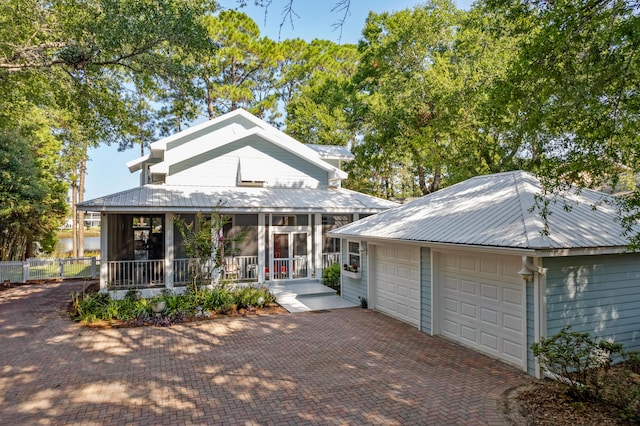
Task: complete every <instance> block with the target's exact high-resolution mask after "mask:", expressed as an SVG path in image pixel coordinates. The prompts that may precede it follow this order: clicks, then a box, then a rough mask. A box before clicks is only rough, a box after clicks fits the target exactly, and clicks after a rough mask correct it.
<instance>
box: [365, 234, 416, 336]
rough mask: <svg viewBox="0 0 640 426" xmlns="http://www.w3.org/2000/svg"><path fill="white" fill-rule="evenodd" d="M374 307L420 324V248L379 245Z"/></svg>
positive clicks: (376, 251) (377, 247) (374, 277)
mask: <svg viewBox="0 0 640 426" xmlns="http://www.w3.org/2000/svg"><path fill="white" fill-rule="evenodd" d="M374 257H375V261H374V265H375V267H374V274H373V283H374V285H373V287H374V306H373V307H374V308H375V309H376V310H378V311H380V312H383V313H385V314H387V315H389V316H392V317H394V318H397V319H399V320H401V321H405V322H408V323H410V324H413V325H415V326H418V324H419V323H420V248H418V247H407V246H402V245H381V246H376V247H375V256H374Z"/></svg>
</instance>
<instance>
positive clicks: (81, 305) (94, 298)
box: [72, 293, 110, 322]
mask: <svg viewBox="0 0 640 426" xmlns="http://www.w3.org/2000/svg"><path fill="white" fill-rule="evenodd" d="M109 301H110V298H109V295H108V294H105V293H86V294H83V295H79V294H76V295H74V296H73V308H74V311H75V313H74V314H73V315H72V316H73V318H74V319H76V320H78V321H83V322H93V321H96V320H98V319H102V315H103V312H104V310H105V308H106V307H107V306H108V304H109Z"/></svg>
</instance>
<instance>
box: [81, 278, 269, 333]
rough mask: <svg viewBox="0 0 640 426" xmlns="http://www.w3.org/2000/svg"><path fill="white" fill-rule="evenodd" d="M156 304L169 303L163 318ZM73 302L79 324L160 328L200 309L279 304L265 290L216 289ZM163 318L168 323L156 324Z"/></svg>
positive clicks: (84, 298)
mask: <svg viewBox="0 0 640 426" xmlns="http://www.w3.org/2000/svg"><path fill="white" fill-rule="evenodd" d="M155 301H164V302H165V309H164V311H163V312H162V315H160V316H158V315H156V314H155V313H154V312H153V309H152V308H151V305H152V303H153V302H155ZM72 302H73V307H74V312H73V313H72V314H71V316H72V317H73V318H74V319H75V320H78V321H83V322H94V321H97V320H106V321H111V320H114V319H117V320H120V321H131V320H135V321H137V323H138V324H144V323H148V321H150V320H152V319H153V320H154V323H157V324H158V325H170V324H171V323H175V322H180V321H182V320H183V319H184V317H185V316H189V315H194V314H195V313H196V311H197V310H198V307H199V308H200V310H202V311H216V312H226V311H228V310H229V308H230V307H231V306H232V305H233V304H236V305H237V307H238V308H244V309H246V308H248V307H249V306H251V307H253V308H256V307H261V306H263V305H265V304H268V303H273V302H275V297H274V296H273V295H272V294H271V293H270V292H269V290H268V289H267V288H264V287H263V288H257V287H242V288H238V289H236V290H235V291H231V290H229V289H228V288H226V287H216V288H213V289H209V288H201V289H199V290H198V292H197V293H191V292H187V293H185V294H173V293H171V292H170V291H165V292H163V293H162V294H161V295H158V296H156V297H154V298H153V299H143V298H141V297H140V294H139V293H138V292H135V291H131V292H128V293H127V294H126V295H125V297H124V298H123V299H122V300H115V299H111V298H110V297H109V295H108V294H107V293H87V294H72ZM160 318H161V319H163V320H167V321H155V320H157V319H160ZM160 323H162V324H160Z"/></svg>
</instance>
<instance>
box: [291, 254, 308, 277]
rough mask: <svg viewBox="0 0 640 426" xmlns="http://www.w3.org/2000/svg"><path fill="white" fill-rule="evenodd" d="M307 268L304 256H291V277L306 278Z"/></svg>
mask: <svg viewBox="0 0 640 426" xmlns="http://www.w3.org/2000/svg"><path fill="white" fill-rule="evenodd" d="M308 273H309V268H308V264H307V257H306V256H299V257H294V258H293V278H307V275H308Z"/></svg>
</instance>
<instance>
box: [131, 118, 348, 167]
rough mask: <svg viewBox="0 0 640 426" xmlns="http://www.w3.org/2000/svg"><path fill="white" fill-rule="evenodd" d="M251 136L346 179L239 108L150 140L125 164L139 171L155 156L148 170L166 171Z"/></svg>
mask: <svg viewBox="0 0 640 426" xmlns="http://www.w3.org/2000/svg"><path fill="white" fill-rule="evenodd" d="M213 133H216V137H215V139H213V138H211V139H209V140H207V143H206V144H198V146H195V147H194V146H193V144H191V145H189V146H185V145H186V144H187V143H188V142H191V141H193V140H195V139H199V138H202V137H205V136H207V135H210V134H213ZM251 135H257V136H258V137H261V138H262V139H264V140H266V141H269V142H271V143H273V144H275V145H277V146H279V147H280V148H282V149H285V150H287V151H289V152H291V153H292V154H294V155H297V156H298V157H300V158H303V159H304V160H306V161H308V162H310V163H311V164H313V165H315V166H317V167H319V168H321V169H323V170H326V171H327V172H328V173H329V176H330V179H346V178H347V176H348V175H347V173H346V172H344V171H343V170H340V169H339V168H337V167H335V166H333V165H331V164H329V163H327V162H326V161H324V160H323V159H322V155H321V153H320V152H318V150H316V149H312V148H311V147H309V146H308V145H305V144H303V143H301V142H299V141H297V140H295V139H294V138H292V137H291V136H289V135H287V134H286V133H284V132H282V131H281V130H278V129H276V128H275V127H273V126H271V125H270V124H269V123H267V122H265V121H263V120H261V119H259V118H258V117H256V116H254V115H253V114H250V113H249V112H247V111H246V110H244V109H242V108H239V109H236V110H233V111H231V112H229V113H227V114H224V115H221V116H219V117H216V118H215V119H213V120H209V121H206V122H204V123H200V124H198V125H196V126H193V127H189V128H187V129H185V130H183V131H181V132H178V133H175V134H173V135H171V136H168V137H166V138H163V139H160V140H158V141H156V142H153V143H152V144H151V145H150V151H151V153H150V154H149V155H146V156H144V157H141V158H138V159H136V160H133V161H130V162H128V163H127V167H128V168H129V171H130V172H132V173H133V172H135V171H137V170H140V169H141V167H142V165H143V164H144V163H145V162H148V161H150V160H151V159H157V162H156V164H154V165H153V166H151V170H152V173H159V174H166V173H168V170H169V165H170V163H171V164H173V163H176V162H179V161H183V160H185V159H186V158H187V157H189V156H193V155H198V154H202V153H204V152H208V151H211V150H213V149H215V148H218V147H220V146H223V145H225V144H228V143H232V142H235V141H237V140H239V139H242V138H246V137H248V136H251ZM166 152H171V159H169V158H167V157H166Z"/></svg>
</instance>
